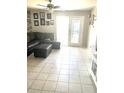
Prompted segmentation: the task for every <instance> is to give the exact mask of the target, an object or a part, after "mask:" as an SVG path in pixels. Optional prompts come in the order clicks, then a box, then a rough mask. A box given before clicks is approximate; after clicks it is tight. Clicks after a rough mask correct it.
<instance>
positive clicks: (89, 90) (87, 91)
mask: <svg viewBox="0 0 124 93" xmlns="http://www.w3.org/2000/svg"><path fill="white" fill-rule="evenodd" d="M82 88H83V93H97V92H96V90H95V88H94V87H93V86H92V85H83V86H82Z"/></svg>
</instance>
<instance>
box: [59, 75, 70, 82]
mask: <svg viewBox="0 0 124 93" xmlns="http://www.w3.org/2000/svg"><path fill="white" fill-rule="evenodd" d="M58 81H59V82H69V75H59V80H58Z"/></svg>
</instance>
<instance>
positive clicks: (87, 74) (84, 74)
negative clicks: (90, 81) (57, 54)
mask: <svg viewBox="0 0 124 93" xmlns="http://www.w3.org/2000/svg"><path fill="white" fill-rule="evenodd" d="M79 73H80V76H81V77H83V76H84V77H85V76H86V77H88V76H89V72H88V71H79Z"/></svg>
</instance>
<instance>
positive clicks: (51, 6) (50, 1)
mask: <svg viewBox="0 0 124 93" xmlns="http://www.w3.org/2000/svg"><path fill="white" fill-rule="evenodd" d="M37 5H38V6H42V7H46V8H48V9H49V10H52V9H56V8H60V6H55V5H54V4H52V0H49V3H48V4H47V5H46V6H45V5H41V4H37Z"/></svg>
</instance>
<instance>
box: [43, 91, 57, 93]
mask: <svg viewBox="0 0 124 93" xmlns="http://www.w3.org/2000/svg"><path fill="white" fill-rule="evenodd" d="M41 93H55V92H50V91H41Z"/></svg>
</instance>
